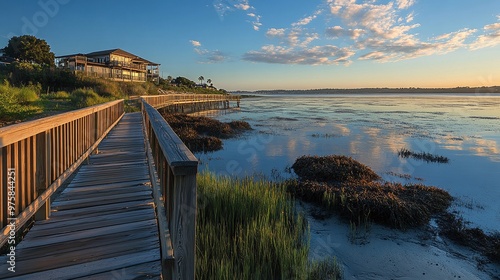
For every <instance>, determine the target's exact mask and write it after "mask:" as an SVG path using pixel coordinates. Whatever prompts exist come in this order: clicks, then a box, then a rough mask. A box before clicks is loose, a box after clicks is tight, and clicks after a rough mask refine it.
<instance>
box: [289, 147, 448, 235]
mask: <svg viewBox="0 0 500 280" xmlns="http://www.w3.org/2000/svg"><path fill="white" fill-rule="evenodd" d="M331 162H333V164H332V163H331ZM345 165H347V166H345ZM326 166H328V167H326ZM332 166H333V167H332ZM299 167H300V168H299ZM292 168H293V169H294V171H295V172H296V173H297V175H298V176H299V180H295V181H288V182H287V185H288V191H289V192H291V193H292V194H293V195H295V196H296V197H299V198H301V199H303V200H305V201H309V202H314V203H317V204H320V205H321V206H323V207H325V208H327V209H330V210H333V211H336V212H338V213H340V214H341V215H342V216H343V217H346V218H347V219H348V220H350V221H351V222H355V223H358V222H359V221H363V222H364V223H366V222H369V221H374V222H376V223H379V224H383V225H387V226H390V227H395V228H399V229H407V228H412V227H416V226H420V225H424V224H426V223H428V222H429V220H430V218H431V216H432V215H434V214H437V213H441V212H443V211H445V210H446V209H447V208H448V207H449V205H450V203H451V201H452V197H451V196H450V195H449V194H448V193H447V192H446V191H444V190H441V189H439V188H435V187H429V186H424V185H422V184H406V185H402V184H399V183H390V182H381V181H380V180H378V179H379V178H380V177H379V176H378V175H377V174H375V173H374V172H373V171H372V170H371V169H369V168H368V167H366V166H364V165H363V164H361V163H358V162H356V161H355V160H353V159H351V158H347V157H342V156H329V157H300V158H298V159H297V161H296V162H295V164H294V165H293V166H292ZM304 170H306V172H304ZM329 171H330V173H329ZM332 174H333V175H332ZM359 174H362V175H359ZM376 180H377V181H376Z"/></svg>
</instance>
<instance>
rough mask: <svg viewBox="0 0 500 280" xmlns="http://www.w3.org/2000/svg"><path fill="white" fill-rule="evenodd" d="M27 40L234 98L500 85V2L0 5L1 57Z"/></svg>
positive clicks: (46, 0) (223, 0)
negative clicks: (19, 38) (122, 57)
mask: <svg viewBox="0 0 500 280" xmlns="http://www.w3.org/2000/svg"><path fill="white" fill-rule="evenodd" d="M23 34H30V35H35V36H37V37H38V38H41V39H45V40H46V41H47V42H48V43H49V45H50V46H51V48H52V51H53V52H54V53H55V54H56V56H57V55H65V54H71V53H87V52H92V51H97V50H105V49H113V48H121V49H124V50H126V51H129V52H131V53H134V54H136V55H139V56H141V57H143V58H146V59H148V60H151V61H154V62H157V63H161V64H162V66H161V72H162V75H163V76H164V77H167V76H168V75H170V76H173V77H177V76H185V77H187V78H189V79H191V80H194V81H197V78H198V77H199V76H200V75H202V76H204V77H205V79H209V78H210V79H211V80H212V81H213V83H214V85H215V86H216V87H220V88H225V89H227V90H259V89H313V88H361V87H455V86H489V85H500V67H499V65H500V1H499V0H479V1H478V0H439V1H430V0H391V1H389V0H301V1H284V0H274V1H264V0H204V1H201V0H186V1H168V0H167V1H165V0H164V1H160V0H150V1H129V0H121V1H112V0H108V1H97V0H85V1H83V0H39V1H36V0H32V1H28V0H17V1H3V3H2V8H1V10H0V47H3V46H6V45H7V42H8V39H9V38H10V37H12V36H14V35H23Z"/></svg>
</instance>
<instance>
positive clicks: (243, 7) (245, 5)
mask: <svg viewBox="0 0 500 280" xmlns="http://www.w3.org/2000/svg"><path fill="white" fill-rule="evenodd" d="M234 7H235V8H236V9H238V10H243V11H246V10H248V9H250V8H251V6H250V5H248V4H246V3H245V4H236V5H234Z"/></svg>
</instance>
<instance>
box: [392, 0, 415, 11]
mask: <svg viewBox="0 0 500 280" xmlns="http://www.w3.org/2000/svg"><path fill="white" fill-rule="evenodd" d="M396 4H397V5H398V9H402V10H403V9H408V8H409V7H411V6H413V5H414V4H415V0H396Z"/></svg>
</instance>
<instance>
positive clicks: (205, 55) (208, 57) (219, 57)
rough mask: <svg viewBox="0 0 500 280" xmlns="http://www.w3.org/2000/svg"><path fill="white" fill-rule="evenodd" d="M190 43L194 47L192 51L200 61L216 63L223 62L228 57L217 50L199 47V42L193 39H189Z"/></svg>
mask: <svg viewBox="0 0 500 280" xmlns="http://www.w3.org/2000/svg"><path fill="white" fill-rule="evenodd" d="M189 42H190V43H191V45H193V47H194V52H195V53H197V54H198V55H199V57H200V60H199V62H200V63H216V62H223V61H225V60H227V59H228V56H227V55H226V54H225V53H223V52H221V51H219V50H214V51H211V50H208V49H204V48H201V43H200V42H199V41H195V40H189Z"/></svg>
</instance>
